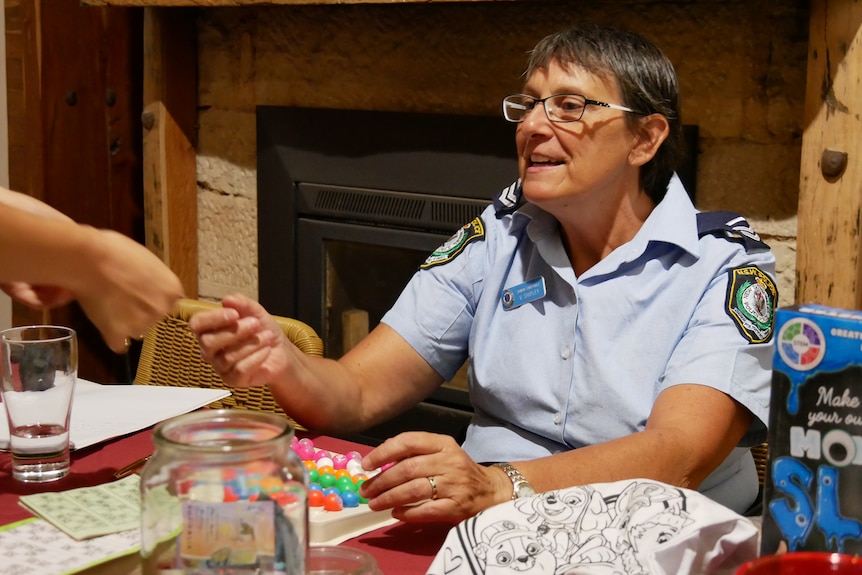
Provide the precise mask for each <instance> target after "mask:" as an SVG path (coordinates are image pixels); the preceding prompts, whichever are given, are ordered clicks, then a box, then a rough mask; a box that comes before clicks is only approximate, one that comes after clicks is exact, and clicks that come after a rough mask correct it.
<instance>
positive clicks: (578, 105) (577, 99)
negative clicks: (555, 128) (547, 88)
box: [545, 94, 586, 122]
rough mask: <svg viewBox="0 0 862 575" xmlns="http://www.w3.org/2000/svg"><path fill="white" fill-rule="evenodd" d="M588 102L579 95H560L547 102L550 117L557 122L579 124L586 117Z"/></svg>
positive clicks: (546, 106)
mask: <svg viewBox="0 0 862 575" xmlns="http://www.w3.org/2000/svg"><path fill="white" fill-rule="evenodd" d="M584 106H586V101H585V100H584V97H583V96H578V95H577V94H558V95H556V96H552V97H550V98H548V99H547V100H545V108H546V109H547V110H548V116H550V118H551V119H552V120H554V121H555V122H577V121H578V120H580V119H581V117H582V116H583V115H584Z"/></svg>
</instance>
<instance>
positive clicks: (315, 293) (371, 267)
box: [257, 106, 697, 445]
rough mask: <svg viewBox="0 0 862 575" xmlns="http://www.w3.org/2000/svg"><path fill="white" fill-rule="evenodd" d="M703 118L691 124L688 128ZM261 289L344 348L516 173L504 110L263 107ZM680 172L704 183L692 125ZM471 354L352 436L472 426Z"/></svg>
mask: <svg viewBox="0 0 862 575" xmlns="http://www.w3.org/2000/svg"><path fill="white" fill-rule="evenodd" d="M692 130H694V132H692ZM257 138H258V142H257V150H258V166H257V172H258V246H259V248H258V249H259V255H258V265H259V299H260V302H261V303H262V304H263V305H264V306H265V307H266V308H267V309H268V310H269V311H270V312H272V313H275V314H278V315H285V316H289V317H295V318H297V319H300V320H302V321H304V322H306V323H308V324H309V325H310V326H312V327H313V328H314V329H315V330H316V331H317V333H318V334H320V336H321V337H322V338H323V341H324V353H325V355H326V356H327V357H332V358H337V357H340V356H341V355H342V354H343V353H344V352H346V351H347V350H348V349H350V347H352V345H354V344H355V343H357V342H358V341H359V339H361V338H362V337H363V336H364V335H365V334H366V333H367V332H368V331H370V330H371V329H373V328H374V327H375V326H376V325H377V324H378V323H379V322H380V319H381V318H382V316H383V314H384V313H385V312H386V311H387V310H388V309H389V308H390V307H391V306H392V304H393V303H394V302H395V299H396V298H397V297H398V295H399V294H400V292H401V290H402V289H403V288H404V286H405V285H406V284H407V282H408V281H409V279H410V277H412V275H413V274H414V273H415V272H416V270H417V269H418V267H419V265H420V264H421V263H422V262H423V261H424V260H425V258H426V257H427V256H428V254H429V253H431V252H432V251H433V250H434V249H435V248H437V247H438V246H440V245H441V244H442V243H443V242H444V241H445V240H446V239H448V238H449V237H450V236H451V235H452V233H454V232H455V231H456V230H457V229H458V228H459V227H461V226H462V225H463V224H465V223H466V222H468V221H470V220H471V219H473V218H474V217H475V216H477V215H479V214H480V213H481V212H482V210H483V209H484V208H485V206H487V204H488V203H489V202H490V201H491V200H492V198H493V196H494V195H495V194H497V193H498V192H499V191H501V190H502V189H503V188H505V187H507V186H509V185H510V184H511V183H512V182H514V181H515V180H516V179H517V160H516V156H515V144H514V125H513V124H510V123H508V122H506V121H505V120H503V119H502V117H487V116H464V115H447V114H417V113H402V112H383V111H364V110H326V109H313V108H298V107H273V106H261V107H258V109H257ZM687 138H688V141H689V144H690V145H689V147H690V150H691V153H690V160H689V163H688V165H687V166H686V169H685V170H683V173H681V177H682V178H683V181H684V183H686V186H687V189H689V193H693V190H694V159H695V153H694V151H695V150H696V148H693V147H692V145H696V141H697V140H696V128H695V127H687ZM471 414H472V408H471V406H470V401H469V393H468V391H467V384H466V366H464V367H462V369H461V371H459V373H458V375H457V376H456V377H454V378H453V379H452V380H451V381H449V382H446V383H445V384H444V385H443V386H442V387H441V388H440V389H439V390H438V391H436V392H435V393H434V394H432V396H430V397H428V398H427V399H426V400H425V401H424V402H422V403H421V404H420V405H418V406H416V407H415V408H413V409H411V410H409V411H408V412H407V413H405V414H402V415H401V416H398V417H396V418H394V419H393V420H391V421H389V422H386V423H384V424H381V425H379V426H376V427H374V428H372V429H369V430H367V431H366V432H364V433H362V434H358V435H354V436H351V437H350V439H353V440H357V441H361V442H364V443H367V444H371V445H376V444H378V443H380V442H382V441H383V440H385V439H386V438H387V437H391V436H392V435H395V434H397V433H399V432H402V431H407V430H425V431H432V432H437V433H446V434H449V435H452V436H453V437H455V438H456V439H459V440H460V439H461V438H463V433H464V431H465V430H466V426H467V423H468V422H469V419H470V416H471Z"/></svg>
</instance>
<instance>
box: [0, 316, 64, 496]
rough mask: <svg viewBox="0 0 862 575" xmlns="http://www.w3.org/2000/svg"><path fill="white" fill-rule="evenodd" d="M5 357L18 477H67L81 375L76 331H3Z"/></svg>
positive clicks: (0, 368)
mask: <svg viewBox="0 0 862 575" xmlns="http://www.w3.org/2000/svg"><path fill="white" fill-rule="evenodd" d="M0 358H2V364H0V373H2V394H3V406H4V407H5V411H6V414H5V417H7V420H8V422H9V435H10V438H9V448H10V451H11V452H12V475H13V477H15V478H16V479H18V480H20V481H24V482H29V483H41V482H46V481H55V480H57V479H60V478H62V477H65V476H66V475H67V474H68V473H69V418H70V415H71V412H72V393H73V391H74V389H75V381H76V379H77V375H78V341H77V336H76V334H75V330H73V329H71V328H68V327H61V326H54V325H31V326H24V327H14V328H11V329H7V330H3V331H0ZM0 415H2V414H0Z"/></svg>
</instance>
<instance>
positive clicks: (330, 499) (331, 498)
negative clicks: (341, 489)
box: [323, 493, 344, 511]
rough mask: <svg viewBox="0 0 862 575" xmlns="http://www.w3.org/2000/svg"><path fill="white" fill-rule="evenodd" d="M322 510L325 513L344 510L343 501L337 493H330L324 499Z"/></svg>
mask: <svg viewBox="0 0 862 575" xmlns="http://www.w3.org/2000/svg"><path fill="white" fill-rule="evenodd" d="M323 508H324V509H326V510H327V511H341V510H342V509H344V501H343V500H342V499H341V496H340V495H338V494H337V493H331V494H329V495H327V496H326V498H325V499H324V501H323Z"/></svg>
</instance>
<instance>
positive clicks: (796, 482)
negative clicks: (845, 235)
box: [760, 304, 862, 555]
mask: <svg viewBox="0 0 862 575" xmlns="http://www.w3.org/2000/svg"><path fill="white" fill-rule="evenodd" d="M768 441H769V459H768V462H769V464H768V468H767V470H766V484H765V486H764V497H763V532H762V537H761V546H760V551H761V554H771V553H775V552H776V551H778V550H779V549H786V550H787V551H832V552H839V553H848V554H851V555H862V311H851V310H844V309H838V308H832V307H827V306H822V305H813V304H812V305H798V306H792V307H786V308H781V309H779V310H777V311H776V314H775V354H774V357H773V364H772V395H771V400H770V410H769V434H768Z"/></svg>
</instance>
